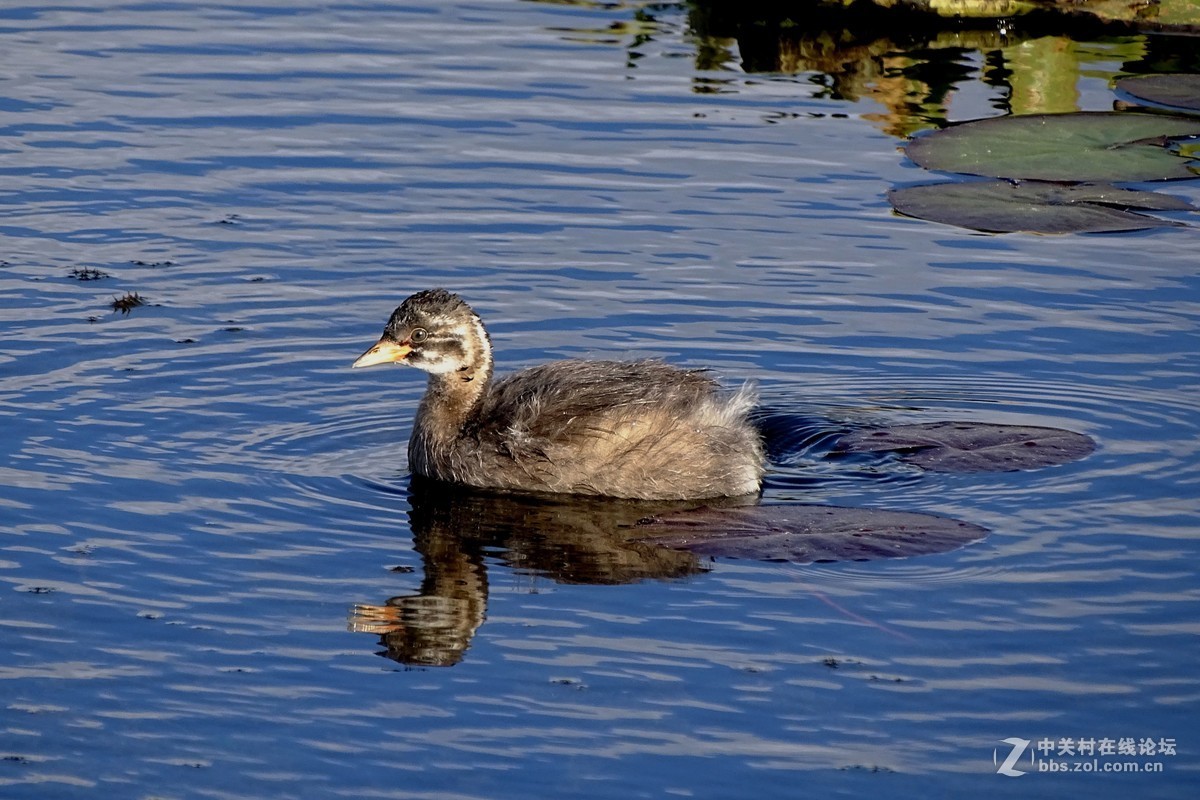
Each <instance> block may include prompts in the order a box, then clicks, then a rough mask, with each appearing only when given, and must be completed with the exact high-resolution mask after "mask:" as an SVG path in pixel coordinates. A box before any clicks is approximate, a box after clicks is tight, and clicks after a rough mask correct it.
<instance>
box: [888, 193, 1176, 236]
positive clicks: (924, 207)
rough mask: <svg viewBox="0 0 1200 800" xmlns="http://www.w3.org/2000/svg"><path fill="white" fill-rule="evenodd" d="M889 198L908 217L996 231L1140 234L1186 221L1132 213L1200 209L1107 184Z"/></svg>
mask: <svg viewBox="0 0 1200 800" xmlns="http://www.w3.org/2000/svg"><path fill="white" fill-rule="evenodd" d="M887 197H888V202H890V203H891V204H892V207H893V208H895V209H896V210H897V211H899V212H900V213H901V214H904V215H906V216H909V217H916V218H918V219H925V220H929V221H931V222H944V223H946V224H947V225H957V226H959V227H960V228H972V229H974V230H977V231H990V232H993V233H1009V232H1012V231H1026V232H1030V233H1111V232H1116V231H1137V230H1143V229H1146V228H1162V227H1171V226H1178V225H1180V224H1181V223H1179V222H1173V221H1171V220H1165V219H1159V218H1158V217H1149V216H1146V215H1144V214H1137V213H1134V212H1133V211H1132V210H1130V209H1146V210H1156V211H1195V210H1196V207H1195V206H1193V205H1192V204H1191V203H1189V202H1188V201H1186V200H1184V199H1182V198H1179V197H1175V196H1174V195H1167V194H1158V193H1157V192H1142V191H1135V190H1133V189H1118V188H1117V187H1115V186H1113V185H1111V184H1105V183H1083V184H1065V183H1050V182H1047V181H1024V182H1020V183H1015V182H1012V181H1004V180H993V181H974V182H971V183H932V184H925V185H923V186H906V187H903V188H900V189H892V190H891V191H889V192H888V195H887Z"/></svg>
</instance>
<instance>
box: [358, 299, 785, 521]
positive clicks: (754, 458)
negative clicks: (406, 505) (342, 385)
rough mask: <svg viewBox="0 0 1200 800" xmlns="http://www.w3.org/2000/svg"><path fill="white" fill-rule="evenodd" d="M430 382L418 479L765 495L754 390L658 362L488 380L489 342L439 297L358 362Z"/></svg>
mask: <svg viewBox="0 0 1200 800" xmlns="http://www.w3.org/2000/svg"><path fill="white" fill-rule="evenodd" d="M389 361H396V362H400V361H402V362H404V363H408V364H411V365H412V366H415V367H418V368H420V369H424V370H425V371H427V372H428V373H429V385H428V388H427V390H426V392H425V397H424V398H423V399H422V400H421V404H420V407H419V408H418V410H417V416H416V422H415V423H414V426H413V435H412V438H411V440H410V441H409V446H408V459H409V466H410V468H411V469H412V471H413V472H414V473H415V474H417V475H422V476H425V477H429V478H435V479H438V480H443V481H449V482H452V483H459V484H465V485H468V486H476V487H481V488H489V489H501V490H511V491H523V492H555V493H570V494H589V495H602V496H608V497H626V498H640V499H699V498H706V497H720V496H741V495H748V494H753V493H756V492H757V491H758V490H759V486H760V483H761V479H762V473H763V448H762V443H761V440H760V437H759V435H758V432H757V431H756V430H755V429H754V427H753V426H752V425H751V424H750V423H749V422H748V420H747V413H748V412H749V410H750V408H751V406H752V405H753V403H754V399H755V398H754V393H753V392H752V391H751V390H750V389H749V388H746V387H744V388H743V389H741V390H739V391H737V392H734V393H731V394H725V393H723V392H722V391H721V389H720V387H719V385H718V384H717V383H716V382H715V381H713V380H712V379H711V378H709V377H707V376H706V375H705V374H704V371H703V370H690V369H680V368H677V367H673V366H670V365H669V364H666V363H663V362H661V361H555V362H551V363H548V364H542V365H540V366H537V367H532V368H530V369H526V370H523V371H521V372H517V373H515V374H513V375H509V376H507V377H505V378H502V379H500V380H496V381H493V380H492V354H491V343H490V339H489V337H488V335H487V331H486V330H485V329H484V327H483V323H482V321H481V320H480V319H479V317H478V316H477V315H476V314H475V312H474V311H472V310H471V308H470V307H469V306H468V305H467V304H466V303H464V302H463V301H462V300H461V299H459V298H458V297H457V296H456V295H452V294H450V293H449V292H446V291H444V290H441V289H435V290H431V291H426V292H419V293H417V294H415V295H413V296H412V297H410V298H408V299H407V300H405V301H404V303H403V304H402V305H401V306H400V307H399V308H397V309H396V311H395V313H393V314H392V318H391V320H389V322H388V325H387V328H386V329H385V331H384V334H383V337H382V338H381V339H380V340H379V342H378V343H377V344H376V345H375V346H374V347H373V348H371V349H370V350H368V351H367V352H366V353H364V354H363V355H362V357H361V358H359V360H358V361H356V362H355V366H370V365H371V364H377V363H384V362H389Z"/></svg>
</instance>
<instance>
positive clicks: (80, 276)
mask: <svg viewBox="0 0 1200 800" xmlns="http://www.w3.org/2000/svg"><path fill="white" fill-rule="evenodd" d="M71 277H72V278H74V279H75V280H77V281H100V280H104V279H105V278H107V277H110V276H109V274H108V273H107V272H104V271H102V270H98V269H95V268H93V267H83V268H80V267H74V268H73V269H72V270H71Z"/></svg>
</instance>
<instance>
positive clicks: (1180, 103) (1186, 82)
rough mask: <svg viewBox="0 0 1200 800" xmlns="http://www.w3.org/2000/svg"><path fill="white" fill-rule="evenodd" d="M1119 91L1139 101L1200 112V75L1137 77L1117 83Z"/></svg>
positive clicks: (1122, 79)
mask: <svg viewBox="0 0 1200 800" xmlns="http://www.w3.org/2000/svg"><path fill="white" fill-rule="evenodd" d="M1117 91H1121V92H1125V93H1126V94H1130V95H1133V96H1134V97H1136V98H1137V99H1139V100H1145V101H1147V102H1150V103H1157V104H1158V105H1162V106H1171V107H1173V108H1186V109H1188V110H1190V111H1200V75H1187V74H1175V75H1137V76H1134V77H1132V78H1121V80H1119V81H1117Z"/></svg>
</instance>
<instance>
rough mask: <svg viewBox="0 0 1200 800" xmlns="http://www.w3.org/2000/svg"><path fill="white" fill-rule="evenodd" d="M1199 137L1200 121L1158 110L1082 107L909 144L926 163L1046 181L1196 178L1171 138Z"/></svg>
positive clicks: (982, 123) (969, 126)
mask: <svg viewBox="0 0 1200 800" xmlns="http://www.w3.org/2000/svg"><path fill="white" fill-rule="evenodd" d="M1187 136H1200V120H1197V119H1188V118H1186V117H1171V116H1164V115H1159V114H1127V113H1115V112H1081V113H1071V114H1031V115H1028V116H1019V117H993V118H991V119H981V120H976V121H974V122H967V123H963V124H961V125H955V126H954V127H952V128H945V129H944V130H940V131H937V132H935V133H931V134H929V135H927V136H921V137H919V138H917V139H914V140H912V141H911V142H909V143H908V146H907V148H906V152H907V153H908V157H909V158H911V159H912V160H913V161H915V162H916V163H917V164H920V165H921V166H922V167H925V168H926V169H936V170H944V171H947V172H962V173H966V174H968V175H982V176H985V177H989V178H1018V179H1028V180H1044V181H1070V182H1079V181H1107V182H1120V181H1149V180H1165V179H1169V178H1194V177H1196V172H1195V171H1193V169H1192V168H1191V167H1190V166H1189V165H1191V164H1194V163H1195V162H1190V161H1188V160H1187V159H1185V158H1182V157H1180V156H1179V155H1176V154H1175V153H1173V152H1171V151H1170V150H1169V149H1167V145H1168V144H1169V143H1170V140H1171V139H1173V138H1178V137H1187Z"/></svg>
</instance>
